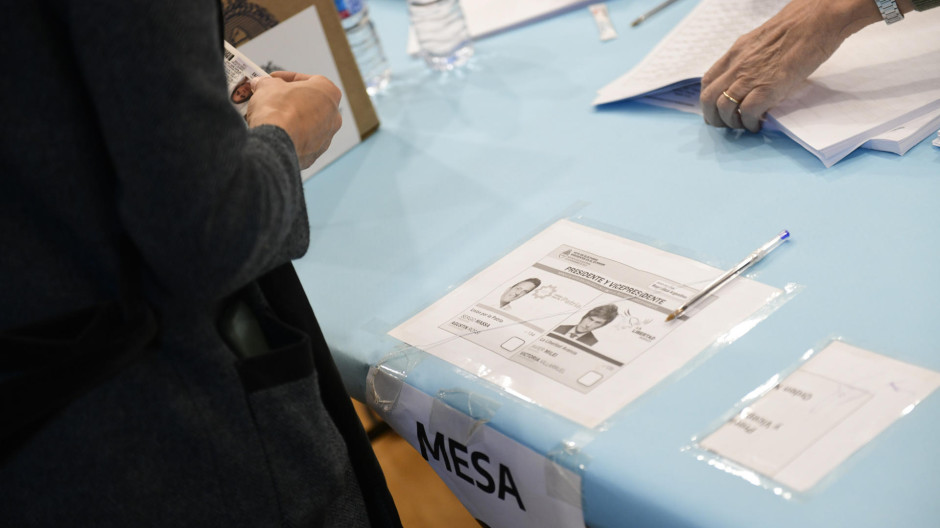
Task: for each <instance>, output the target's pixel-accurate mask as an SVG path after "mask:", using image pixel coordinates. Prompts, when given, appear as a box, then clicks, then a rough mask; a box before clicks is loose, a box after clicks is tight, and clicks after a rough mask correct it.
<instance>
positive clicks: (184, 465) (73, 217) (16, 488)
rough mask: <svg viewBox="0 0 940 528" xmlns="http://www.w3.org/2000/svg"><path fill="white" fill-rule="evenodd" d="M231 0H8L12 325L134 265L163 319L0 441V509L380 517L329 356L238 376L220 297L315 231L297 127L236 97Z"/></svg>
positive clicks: (92, 297) (58, 519)
mask: <svg viewBox="0 0 940 528" xmlns="http://www.w3.org/2000/svg"><path fill="white" fill-rule="evenodd" d="M219 17H220V15H219V6H218V4H217V3H216V1H215V0H167V1H153V0H148V1H140V0H122V1H99V0H89V1H78V0H74V1H73V0H31V1H26V2H5V3H4V5H3V12H2V13H0V64H2V65H3V68H4V70H5V72H6V78H7V82H6V83H5V87H4V88H3V89H2V90H0V101H2V102H0V108H2V112H3V118H2V120H0V123H2V124H0V127H2V130H3V132H2V138H0V330H2V329H6V328H10V327H14V326H19V325H22V324H25V323H29V322H32V321H37V320H43V319H45V318H48V317H51V316H54V315H56V314H60V313H66V312H70V311H73V310H76V309H79V308H82V307H85V306H88V305H92V304H95V303H98V302H101V301H105V300H109V299H113V298H115V297H116V296H118V295H119V289H120V288H119V280H118V276H119V271H118V270H119V269H121V268H122V267H124V268H126V269H127V268H129V269H131V270H132V272H133V275H132V276H133V281H134V286H135V288H140V290H141V291H142V292H143V294H142V295H143V297H144V299H145V300H146V302H147V303H148V304H149V305H150V306H151V307H152V308H153V310H154V312H155V313H156V315H157V318H158V319H159V334H158V337H157V342H156V344H155V345H154V346H153V347H152V348H153V350H151V352H152V353H150V354H148V355H147V356H146V357H145V358H144V359H143V360H141V361H138V362H136V363H135V364H133V365H132V366H130V367H128V368H126V369H124V370H122V371H120V372H119V373H118V374H117V375H115V376H113V377H111V378H110V379H109V380H107V381H105V382H104V383H101V384H98V385H97V386H95V387H94V388H93V389H91V390H90V391H88V392H86V393H84V394H83V395H81V396H80V397H78V398H77V399H76V400H74V401H73V402H72V403H71V404H69V405H68V406H67V407H66V408H65V409H64V410H62V411H61V412H60V413H58V414H57V415H55V416H54V417H53V418H52V419H51V420H49V421H48V422H46V423H45V424H44V425H43V427H42V428H41V429H40V430H39V431H38V432H37V433H36V434H35V435H33V436H32V437H31V438H30V439H29V441H28V442H27V443H26V444H25V445H24V446H23V447H22V448H20V449H18V450H17V451H16V452H15V453H13V454H12V455H10V456H8V457H7V458H6V459H5V460H3V461H2V463H0V464H2V465H0V512H2V515H0V517H2V520H0V524H4V525H9V526H79V525H83V526H90V525H94V526H190V525H198V526H226V527H234V526H245V527H258V526H282V525H283V526H338V527H340V526H342V527H346V526H361V525H366V524H367V523H368V519H367V516H366V510H365V508H364V505H363V499H362V493H361V491H360V486H359V485H358V484H357V479H356V476H355V475H354V474H353V469H352V466H351V464H350V456H353V457H359V456H368V457H371V456H372V455H371V452H366V451H362V452H354V453H353V454H352V455H350V452H349V450H348V448H347V442H344V439H343V437H342V436H341V435H340V432H339V431H338V430H337V426H336V420H334V419H333V418H334V417H335V416H336V414H335V413H336V411H335V410H330V411H329V412H328V410H327V408H326V407H325V406H324V402H323V400H322V399H321V398H320V390H321V385H322V382H323V381H324V378H322V377H321V378H320V379H319V380H318V377H317V376H316V375H309V376H305V377H302V378H300V379H294V380H290V381H288V382H286V383H281V384H274V385H271V384H268V385H263V386H260V387H253V388H252V389H251V390H250V391H246V390H245V388H244V387H243V385H242V379H243V376H241V377H240V375H239V374H240V373H239V372H238V368H237V367H238V364H237V363H238V362H237V361H236V360H235V357H234V356H233V354H232V351H231V350H229V348H228V347H227V346H226V345H225V343H224V342H223V341H222V340H221V339H220V337H219V334H218V332H217V330H216V326H215V323H216V318H217V315H218V312H219V310H220V306H221V303H222V301H223V299H225V298H226V297H228V296H229V295H231V294H232V293H233V292H235V291H237V290H239V289H241V288H243V287H245V286H246V285H248V284H250V283H251V282H252V281H253V280H254V279H255V278H257V277H259V276H261V275H262V274H264V273H266V272H267V271H269V270H271V269H273V268H275V267H276V266H278V265H281V264H283V263H285V262H288V261H289V260H290V259H291V258H296V257H299V256H301V255H302V254H303V253H304V251H305V250H306V247H307V243H308V225H307V216H306V209H305V204H304V197H303V192H302V187H301V180H300V176H299V170H298V166H297V160H296V156H295V154H294V151H293V145H292V143H291V140H290V138H289V137H288V136H287V134H286V133H285V132H284V131H283V130H281V129H279V128H276V127H270V126H267V127H260V128H257V129H253V130H249V129H248V128H246V126H245V125H244V122H243V121H242V120H241V118H240V116H239V115H238V114H237V113H236V112H235V111H234V110H233V109H232V108H231V106H230V104H229V102H228V99H227V93H226V83H225V79H224V74H223V70H222V66H221V36H220V24H219ZM128 239H129V240H130V242H131V244H132V246H133V250H132V251H133V253H135V254H136V255H135V258H134V259H130V260H129V259H128V258H127V253H126V252H122V251H121V249H120V248H121V241H122V240H128ZM311 317H312V316H311ZM313 340H314V347H320V348H321V349H323V350H325V345H324V344H323V343H322V341H318V340H322V338H320V337H319V336H314V337H313ZM329 374H330V375H331V376H335V372H330V373H329ZM11 376H15V373H11V372H5V373H2V372H0V381H2V380H3V379H9V378H10V377H11ZM321 376H322V373H321ZM331 379H332V378H331ZM328 381H329V380H328ZM334 382H335V380H333V381H330V383H334ZM346 403H347V404H348V401H347V402H346ZM331 413H333V414H334V416H333V417H331ZM344 434H348V432H347V433H344ZM361 447H362V446H361V445H360V446H358V447H357V449H359V448H361ZM366 449H367V446H366ZM373 460H374V459H373ZM378 478H379V479H381V477H380V475H379V476H378ZM360 480H362V475H361V474H360ZM373 484H374V482H371V483H370V482H365V483H364V486H366V487H368V486H370V485H373ZM379 488H381V489H384V481H382V482H381V484H380V485H379ZM367 494H368V493H367ZM392 512H393V510H392ZM388 519H389V521H390V522H391V523H395V522H397V519H395V518H394V515H393V514H390V515H389V517H388Z"/></svg>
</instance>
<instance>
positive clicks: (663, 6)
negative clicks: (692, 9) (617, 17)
mask: <svg viewBox="0 0 940 528" xmlns="http://www.w3.org/2000/svg"><path fill="white" fill-rule="evenodd" d="M676 1H677V0H666V1H665V2H663V3H661V4H659V5H657V6H656V7H654V8H653V9H650V10H649V11H647V12H645V13H643V14H642V15H640V16H638V17H637V19H636V20H634V21H633V22H631V23H630V27H635V26H638V25H640V22H643V21H644V20H646V19H647V18H649V17H651V16H653V15H655V14H656V13H659V12H660V11H662V10H663V9H666V8H667V7H669V6H671V5H672V4H674V3H676Z"/></svg>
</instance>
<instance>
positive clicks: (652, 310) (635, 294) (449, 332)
mask: <svg viewBox="0 0 940 528" xmlns="http://www.w3.org/2000/svg"><path fill="white" fill-rule="evenodd" d="M721 274H722V270H719V269H716V268H713V267H711V266H707V265H705V264H702V263H700V262H697V261H694V260H691V259H688V258H685V257H682V256H679V255H675V254H672V253H669V252H666V251H663V250H660V249H657V248H654V247H650V246H647V245H644V244H640V243H638V242H634V241H632V240H627V239H624V238H620V237H617V236H614V235H611V234H609V233H605V232H603V231H598V230H596V229H592V228H588V227H585V226H582V225H580V224H576V223H573V222H570V221H567V220H562V221H559V222H557V223H555V224H553V225H552V226H551V227H549V228H548V229H546V230H545V231H543V232H542V233H540V234H538V235H537V236H535V237H534V238H532V239H531V240H529V241H528V242H526V243H524V244H523V245H522V246H520V247H519V248H517V249H516V250H514V251H512V252H511V253H509V254H508V255H506V256H505V257H503V258H502V259H500V260H499V261H497V262H496V263H495V264H493V265H491V266H490V267H488V268H487V269H485V270H483V271H482V272H480V273H479V274H477V275H476V276H475V277H473V278H471V279H470V280H468V281H467V282H466V283H464V284H463V285H461V286H459V287H458V288H456V289H455V290H453V291H452V292H450V293H449V294H448V295H446V296H445V297H443V298H442V299H440V300H438V301H437V302H435V303H434V304H433V305H431V306H430V307H429V308H427V309H425V310H424V311H422V312H421V313H419V314H418V315H416V316H415V317H413V318H412V319H410V320H408V321H407V322H405V323H403V324H402V325H400V326H398V327H397V328H395V329H393V330H392V331H391V332H389V334H390V335H391V336H392V337H395V338H397V339H400V340H401V341H404V342H406V343H408V344H410V345H413V346H415V347H417V348H419V349H422V350H424V351H426V352H428V353H430V354H432V355H434V356H437V357H439V358H441V359H444V360H446V361H448V362H450V363H452V364H454V365H457V366H459V367H461V368H462V369H464V370H466V371H468V372H472V373H474V374H476V375H478V376H480V377H482V378H484V379H486V380H489V381H491V382H493V383H495V384H497V385H499V386H500V387H502V388H503V389H505V390H506V391H508V392H510V393H512V394H515V395H517V396H519V397H521V398H523V399H525V400H527V401H531V402H534V403H536V404H538V405H541V406H543V407H545V408H547V409H549V410H551V411H554V412H555V413H557V414H559V415H561V416H564V417H565V418H568V419H570V420H572V421H574V422H577V423H579V424H581V425H583V426H585V427H596V426H597V425H599V424H600V423H602V422H603V421H604V420H605V419H607V418H608V417H609V416H610V415H612V414H613V413H614V412H616V411H617V410H618V409H620V408H621V407H623V406H624V405H626V404H628V403H630V402H631V401H633V400H635V399H636V398H638V397H640V396H641V395H642V394H643V393H645V392H646V391H647V390H649V389H650V388H652V387H653V386H654V385H656V384H657V383H659V382H660V381H662V380H663V379H664V378H666V377H667V376H669V375H670V374H672V373H673V372H675V371H676V370H678V369H680V368H681V367H682V366H684V365H686V364H687V363H688V362H689V361H690V360H691V359H693V358H694V357H695V356H697V355H698V354H699V353H700V352H702V351H703V350H705V349H706V348H708V347H709V346H711V345H713V344H715V343H716V342H718V341H719V340H723V341H722V342H727V340H729V339H731V338H732V337H729V336H734V337H736V336H738V335H739V334H741V333H743V332H744V331H746V330H747V329H748V328H750V326H752V325H753V324H754V320H751V319H750V318H751V317H752V316H754V314H755V312H757V311H758V310H759V309H760V308H762V307H763V306H765V305H766V304H767V303H768V302H770V301H771V300H772V299H774V298H776V297H777V296H779V295H781V294H782V291H781V290H779V289H777V288H773V287H770V286H767V285H764V284H760V283H758V282H755V281H753V280H750V279H747V278H743V277H739V278H738V279H735V280H734V281H732V282H731V283H729V284H728V285H727V286H726V287H724V288H722V289H721V290H720V291H719V292H716V293H715V294H714V295H711V296H710V297H708V298H706V299H704V300H703V301H701V302H699V303H697V304H695V305H693V307H692V308H690V309H689V311H687V312H685V314H683V315H682V316H680V317H678V318H677V319H675V320H673V321H670V322H666V316H667V315H668V314H669V313H671V312H672V311H673V310H675V309H676V308H678V307H679V306H680V305H682V304H683V303H684V302H685V301H686V300H688V299H689V298H690V297H692V296H693V295H695V294H696V293H698V291H699V289H700V288H702V287H704V286H705V285H707V284H708V283H709V282H711V281H712V280H713V279H714V278H716V277H717V276H719V275H721Z"/></svg>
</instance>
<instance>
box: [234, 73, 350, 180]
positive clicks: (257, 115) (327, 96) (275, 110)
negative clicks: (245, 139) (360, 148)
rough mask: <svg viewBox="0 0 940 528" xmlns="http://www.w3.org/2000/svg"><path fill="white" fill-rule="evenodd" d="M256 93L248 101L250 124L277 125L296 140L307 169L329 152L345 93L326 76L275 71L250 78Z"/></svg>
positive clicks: (296, 146)
mask: <svg viewBox="0 0 940 528" xmlns="http://www.w3.org/2000/svg"><path fill="white" fill-rule="evenodd" d="M251 89H252V92H253V93H254V95H252V97H251V100H250V101H249V102H248V106H247V108H246V112H247V113H246V115H245V119H246V120H247V121H248V126H250V127H256V126H260V125H277V126H279V127H281V128H283V129H284V130H285V131H286V132H287V134H288V135H289V136H290V137H291V139H292V140H293V141H294V150H296V151H297V160H298V161H299V162H300V168H301V169H306V168H307V167H309V166H310V165H313V162H314V161H316V160H317V158H318V157H320V155H321V154H323V153H324V152H326V149H327V148H329V146H330V142H331V141H332V140H333V135H334V134H336V132H337V131H338V130H339V127H340V126H341V125H342V124H343V118H342V117H341V116H340V113H339V106H338V105H339V101H340V98H341V97H342V94H341V93H340V91H339V88H337V87H336V85H335V84H333V83H332V82H330V80H329V79H327V78H326V77H322V76H319V75H306V74H303V73H295V72H284V71H281V72H274V73H272V74H271V77H255V78H253V79H252V80H251Z"/></svg>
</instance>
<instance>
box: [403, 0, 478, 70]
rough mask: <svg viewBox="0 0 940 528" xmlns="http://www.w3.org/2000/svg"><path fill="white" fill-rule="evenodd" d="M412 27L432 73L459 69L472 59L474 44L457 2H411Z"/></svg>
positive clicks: (409, 4) (409, 9) (443, 0)
mask: <svg viewBox="0 0 940 528" xmlns="http://www.w3.org/2000/svg"><path fill="white" fill-rule="evenodd" d="M408 12H409V14H410V15H411V27H412V28H413V29H414V32H415V37H417V39H418V45H420V46H421V55H423V56H424V60H425V62H427V63H428V66H429V67H430V68H431V69H432V70H438V71H444V70H452V69H454V68H458V67H460V66H462V65H464V64H466V63H467V61H469V60H470V57H472V56H473V40H472V39H471V38H470V31H469V30H468V29H467V20H466V19H465V18H464V15H463V10H462V9H461V8H460V2H459V1H458V0H408Z"/></svg>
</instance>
